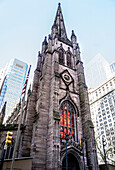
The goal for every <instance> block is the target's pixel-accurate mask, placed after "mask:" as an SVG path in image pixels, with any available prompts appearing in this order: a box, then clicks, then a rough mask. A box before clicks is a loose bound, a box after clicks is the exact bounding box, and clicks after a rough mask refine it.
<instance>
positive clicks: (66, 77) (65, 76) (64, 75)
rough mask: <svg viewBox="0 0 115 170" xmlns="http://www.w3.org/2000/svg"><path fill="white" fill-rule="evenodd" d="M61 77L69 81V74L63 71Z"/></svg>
mask: <svg viewBox="0 0 115 170" xmlns="http://www.w3.org/2000/svg"><path fill="white" fill-rule="evenodd" d="M62 77H63V79H64V80H65V81H66V82H68V83H69V82H70V81H71V77H70V75H69V74H68V73H64V74H63V75H62Z"/></svg>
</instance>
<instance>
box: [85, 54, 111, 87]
mask: <svg viewBox="0 0 115 170" xmlns="http://www.w3.org/2000/svg"><path fill="white" fill-rule="evenodd" d="M85 72H86V82H87V85H88V87H89V88H96V87H98V86H99V85H100V84H102V83H104V82H105V81H106V80H107V79H109V78H110V77H111V75H112V73H111V69H110V64H109V63H108V62H107V61H106V60H105V59H104V57H103V56H102V55H101V54H97V55H96V56H95V57H94V58H92V60H91V61H90V62H89V63H88V64H86V67H85Z"/></svg>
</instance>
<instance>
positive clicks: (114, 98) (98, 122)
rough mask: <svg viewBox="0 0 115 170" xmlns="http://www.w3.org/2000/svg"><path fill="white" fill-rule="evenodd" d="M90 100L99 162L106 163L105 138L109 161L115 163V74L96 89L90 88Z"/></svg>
mask: <svg viewBox="0 0 115 170" xmlns="http://www.w3.org/2000/svg"><path fill="white" fill-rule="evenodd" d="M89 102H90V110H91V117H92V121H93V124H94V129H95V137H96V142H97V151H98V152H97V153H98V161H99V164H103V163H104V159H103V155H104V151H103V142H102V138H104V140H105V141H106V146H105V150H106V157H107V162H108V164H113V165H115V76H113V77H111V78H110V79H109V80H107V81H106V82H105V83H103V84H101V85H100V86H98V87H97V88H96V89H90V90H89Z"/></svg>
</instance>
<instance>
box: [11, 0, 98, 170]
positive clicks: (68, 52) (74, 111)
mask: <svg viewBox="0 0 115 170" xmlns="http://www.w3.org/2000/svg"><path fill="white" fill-rule="evenodd" d="M13 116H14V115H13ZM13 121H14V118H13V119H12V122H13ZM12 122H10V123H11V124H12ZM22 125H24V130H23V133H21V136H20V142H19V147H18V148H19V151H18V154H17V157H19V158H21V157H32V169H33V170H65V169H68V170H98V169H99V168H98V162H97V153H96V142H95V138H94V127H93V124H92V121H91V115H90V109H89V101H88V92H87V86H86V83H85V75H84V68H83V62H82V61H81V57H80V47H79V44H78V42H77V37H76V35H75V33H74V31H73V30H72V34H71V40H70V39H68V37H67V34H66V28H65V25H64V19H63V14H62V10H61V4H60V3H59V4H58V9H57V13H56V17H55V20H54V23H53V26H52V28H51V34H49V36H48V38H47V37H45V39H44V41H43V43H42V50H41V51H40V52H39V53H38V62H37V67H36V69H35V72H34V80H33V87H32V92H31V93H30V94H29V95H28V100H27V103H26V105H25V107H24V113H23V119H22Z"/></svg>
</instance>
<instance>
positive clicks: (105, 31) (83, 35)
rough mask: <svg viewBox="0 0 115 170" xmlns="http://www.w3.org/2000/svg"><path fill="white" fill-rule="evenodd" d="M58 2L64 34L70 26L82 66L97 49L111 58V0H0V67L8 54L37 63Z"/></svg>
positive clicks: (114, 28) (114, 42)
mask: <svg viewBox="0 0 115 170" xmlns="http://www.w3.org/2000/svg"><path fill="white" fill-rule="evenodd" d="M59 2H60V3H61V8H62V13H63V17H64V22H65V27H66V31H67V35H68V38H69V39H70V37H71V31H72V30H74V31H75V34H76V36H77V40H78V43H79V45H80V50H81V58H82V61H83V62H84V66H85V65H86V64H87V63H88V62H89V61H90V60H91V59H92V58H93V57H94V56H96V55H97V54H98V53H100V54H101V55H103V57H104V58H105V59H106V60H107V61H108V62H109V63H112V62H113V61H115V0H60V1H59V0H42V1H41V0H0V67H4V66H5V65H6V63H8V62H9V61H10V59H11V58H17V59H19V60H22V61H24V62H26V63H28V64H31V65H32V72H33V70H34V69H35V67H36V64H37V55H38V51H40V50H41V44H42V41H43V40H44V37H45V36H48V34H50V33H51V27H52V25H53V22H54V19H55V16H56V11H57V7H58V3H59Z"/></svg>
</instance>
